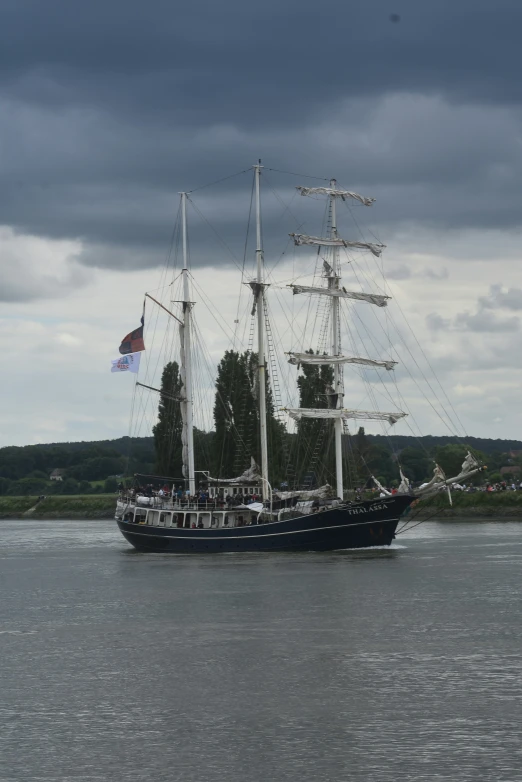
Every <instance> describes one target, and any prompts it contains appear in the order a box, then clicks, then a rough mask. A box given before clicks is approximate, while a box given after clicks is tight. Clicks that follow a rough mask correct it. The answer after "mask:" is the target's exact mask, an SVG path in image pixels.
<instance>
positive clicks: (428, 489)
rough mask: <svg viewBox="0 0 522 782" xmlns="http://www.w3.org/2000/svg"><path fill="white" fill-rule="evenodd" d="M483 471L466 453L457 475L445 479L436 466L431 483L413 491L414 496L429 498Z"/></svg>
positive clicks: (473, 458)
mask: <svg viewBox="0 0 522 782" xmlns="http://www.w3.org/2000/svg"><path fill="white" fill-rule="evenodd" d="M483 469H484V468H483V467H482V466H481V465H480V463H479V462H478V460H477V459H476V458H475V457H474V456H473V454H472V453H470V452H469V451H468V453H467V455H466V458H465V459H464V461H463V462H462V467H461V470H460V472H459V474H458V475H455V476H454V477H453V478H446V476H445V475H444V473H443V471H442V470H441V468H440V467H439V465H438V464H436V465H435V469H434V470H433V478H432V479H431V481H429V482H428V483H424V484H422V486H419V488H418V489H416V490H415V494H416V495H417V497H429V496H431V495H433V494H437V493H438V492H440V491H444V490H446V489H448V488H449V487H450V486H452V485H453V484H454V483H460V482H461V481H463V480H466V479H467V478H470V477H471V476H472V475H476V473H478V472H480V471H481V470H483Z"/></svg>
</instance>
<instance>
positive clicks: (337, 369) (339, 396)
mask: <svg viewBox="0 0 522 782" xmlns="http://www.w3.org/2000/svg"><path fill="white" fill-rule="evenodd" d="M336 186H337V183H336V181H335V179H332V180H331V181H330V187H331V189H332V191H335V190H336ZM329 198H330V213H331V227H330V237H331V239H333V240H335V239H337V208H336V203H335V196H333V195H330V196H329ZM332 256H333V264H332V273H331V275H330V276H329V277H328V287H329V288H330V289H334V290H339V281H340V276H341V275H340V269H339V247H338V246H336V245H333V247H332ZM330 306H331V315H332V318H331V320H332V356H334V357H335V358H337V357H338V356H339V355H341V331H340V323H339V297H338V296H332V297H331V302H330ZM333 371H334V392H335V396H334V401H335V408H336V409H337V410H342V408H343V407H344V388H343V373H342V368H341V366H340V365H339V362H338V361H336V362H335V363H334V365H333ZM334 435H335V476H336V484H337V496H338V497H339V498H340V499H341V500H342V499H343V496H344V487H343V421H342V419H341V418H336V419H335V420H334Z"/></svg>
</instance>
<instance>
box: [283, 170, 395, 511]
mask: <svg viewBox="0 0 522 782" xmlns="http://www.w3.org/2000/svg"><path fill="white" fill-rule="evenodd" d="M297 190H298V191H299V192H300V193H301V195H303V196H317V195H325V196H327V197H328V199H329V202H330V219H331V227H330V231H329V236H328V237H324V238H323V237H320V236H308V235H307V234H297V233H292V234H290V236H291V237H292V238H293V240H294V244H295V245H297V246H303V245H306V246H313V247H319V248H321V247H324V248H331V250H332V252H331V256H330V257H331V258H332V264H330V263H328V262H327V261H326V260H324V261H323V266H324V270H325V276H326V278H327V279H328V287H326V288H325V287H322V286H321V287H319V286H310V285H301V283H299V284H297V283H292V284H291V285H290V286H289V287H290V288H292V291H293V293H294V294H300V293H305V294H306V293H308V294H312V295H319V296H328V297H329V298H330V313H331V328H332V333H331V337H332V339H331V355H325V354H323V355H313V354H310V353H296V352H295V351H291V352H290V353H289V354H288V355H289V356H290V358H289V363H290V364H296V365H297V366H299V365H300V364H313V365H316V366H319V365H321V364H324V365H329V366H333V371H334V389H333V390H334V394H333V399H334V400H335V405H334V406H333V407H331V408H304V407H299V408H286V412H287V413H288V414H289V415H290V417H291V418H293V419H294V420H295V421H301V420H302V419H303V418H304V419H308V418H316V419H321V418H322V419H327V420H333V422H334V433H335V475H336V484H337V486H336V488H337V496H338V497H339V499H341V500H344V487H343V452H342V441H343V438H342V434H343V422H344V421H348V420H355V421H387V422H388V423H389V424H390V425H393V424H395V423H396V422H397V421H398V420H400V419H401V418H404V417H405V416H406V413H403V412H401V411H400V410H397V411H395V412H390V413H385V412H381V411H379V410H347V409H346V408H345V407H344V387H343V374H342V368H341V366H342V365H343V364H360V365H362V366H368V367H375V368H382V369H386V370H387V371H390V370H392V369H393V368H394V366H395V365H396V363H397V362H396V361H391V360H387V359H384V360H379V359H371V358H367V357H365V356H353V355H343V353H342V350H341V337H340V322H339V307H340V300H341V299H351V300H353V301H364V302H367V303H368V304H372V305H374V306H376V307H386V305H387V303H388V299H389V296H385V295H383V294H378V293H366V292H364V291H353V290H346V288H344V287H341V285H340V280H341V273H340V263H339V250H340V248H341V247H344V248H347V249H350V250H367V251H369V252H371V253H372V255H374V256H375V257H376V258H379V257H380V255H381V253H382V250H383V249H384V245H383V244H377V243H374V242H363V241H351V240H348V239H343V238H342V237H340V236H339V234H338V231H337V204H336V201H337V199H338V198H341V199H342V200H343V201H345V200H347V199H351V200H354V201H358V202H359V203H360V204H363V205H364V206H371V205H372V204H373V202H374V201H375V199H374V198H367V197H365V196H362V195H359V193H354V192H353V191H351V190H344V189H339V188H338V185H337V182H336V180H335V179H332V180H331V181H330V185H329V187H304V186H302V185H299V186H298V188H297Z"/></svg>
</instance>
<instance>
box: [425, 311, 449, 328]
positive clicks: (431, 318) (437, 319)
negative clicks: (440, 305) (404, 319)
mask: <svg viewBox="0 0 522 782" xmlns="http://www.w3.org/2000/svg"><path fill="white" fill-rule="evenodd" d="M450 324H451V321H450V320H449V319H448V318H443V317H442V315H439V314H438V312H431V313H430V314H429V315H426V325H427V327H428V328H429V329H430V330H431V331H442V330H443V329H447V328H448V327H449V326H450Z"/></svg>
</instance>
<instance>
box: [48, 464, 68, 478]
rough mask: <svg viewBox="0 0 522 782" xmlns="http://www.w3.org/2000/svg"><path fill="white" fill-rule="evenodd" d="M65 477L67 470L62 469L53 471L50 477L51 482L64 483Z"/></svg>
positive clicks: (58, 468)
mask: <svg viewBox="0 0 522 782" xmlns="http://www.w3.org/2000/svg"><path fill="white" fill-rule="evenodd" d="M64 475H65V470H62V469H61V468H60V467H57V468H56V470H53V471H52V473H51V474H50V475H49V480H51V481H63V479H64Z"/></svg>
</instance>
